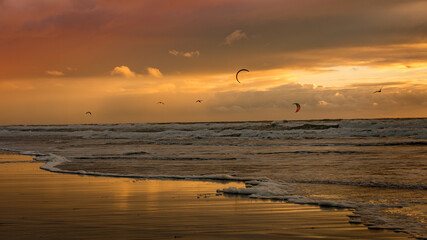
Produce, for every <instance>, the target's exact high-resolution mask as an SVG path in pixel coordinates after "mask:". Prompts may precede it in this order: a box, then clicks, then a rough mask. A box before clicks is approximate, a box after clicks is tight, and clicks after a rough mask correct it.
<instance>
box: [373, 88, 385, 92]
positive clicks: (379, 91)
mask: <svg viewBox="0 0 427 240" xmlns="http://www.w3.org/2000/svg"><path fill="white" fill-rule="evenodd" d="M382 90H383V88H382V87H381V88H380V90H377V91H375V92H374V93H377V92H378V93H380V92H381V91H382Z"/></svg>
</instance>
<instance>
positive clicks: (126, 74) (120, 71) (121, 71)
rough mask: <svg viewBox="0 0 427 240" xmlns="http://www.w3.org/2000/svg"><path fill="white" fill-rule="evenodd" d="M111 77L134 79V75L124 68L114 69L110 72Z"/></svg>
mask: <svg viewBox="0 0 427 240" xmlns="http://www.w3.org/2000/svg"><path fill="white" fill-rule="evenodd" d="M111 75H121V76H124V77H127V78H132V77H135V73H134V72H132V71H131V70H130V69H129V68H128V67H126V66H120V67H115V68H114V70H113V71H111Z"/></svg>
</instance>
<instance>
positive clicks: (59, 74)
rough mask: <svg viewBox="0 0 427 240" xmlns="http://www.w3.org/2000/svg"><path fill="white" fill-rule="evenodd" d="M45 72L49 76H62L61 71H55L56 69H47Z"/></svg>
mask: <svg viewBox="0 0 427 240" xmlns="http://www.w3.org/2000/svg"><path fill="white" fill-rule="evenodd" d="M46 74H47V75H49V76H54V77H60V76H64V73H63V72H60V71H56V70H48V71H46Z"/></svg>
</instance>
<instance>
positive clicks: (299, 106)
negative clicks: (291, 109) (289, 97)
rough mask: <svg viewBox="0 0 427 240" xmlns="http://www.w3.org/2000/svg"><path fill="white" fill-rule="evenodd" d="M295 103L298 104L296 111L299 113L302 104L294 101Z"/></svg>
mask: <svg viewBox="0 0 427 240" xmlns="http://www.w3.org/2000/svg"><path fill="white" fill-rule="evenodd" d="M294 104H295V106H297V110H296V111H295V112H296V113H297V112H299V110H300V109H301V105H299V103H294Z"/></svg>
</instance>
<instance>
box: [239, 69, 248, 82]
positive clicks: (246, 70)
mask: <svg viewBox="0 0 427 240" xmlns="http://www.w3.org/2000/svg"><path fill="white" fill-rule="evenodd" d="M241 71H245V72H249V70H248V69H244V68H242V69H240V70H239V71H237V73H236V80H237V82H238V83H240V81H239V78H238V76H239V73H240V72H241Z"/></svg>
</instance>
